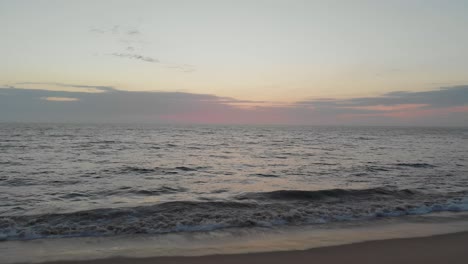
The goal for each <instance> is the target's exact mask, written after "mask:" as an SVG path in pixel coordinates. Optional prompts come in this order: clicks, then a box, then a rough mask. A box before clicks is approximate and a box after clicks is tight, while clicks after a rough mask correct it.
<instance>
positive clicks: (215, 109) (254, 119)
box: [0, 83, 468, 127]
mask: <svg viewBox="0 0 468 264" xmlns="http://www.w3.org/2000/svg"><path fill="white" fill-rule="evenodd" d="M25 84H34V85H40V84H39V83H19V84H16V85H17V86H18V87H11V86H10V87H4V88H0V121H3V122H11V121H13V122H15V121H18V122H31V121H33V122H151V123H224V124H243V123H244V124H298V125H301V124H304V125H421V126H426V125H427V126H465V127H466V126H468V85H464V86H454V87H446V88H441V89H438V90H433V91H425V92H392V93H388V94H384V95H382V96H376V97H363V98H351V99H345V100H339V99H320V100H309V101H302V102H296V103H293V104H288V105H281V104H271V106H269V104H268V103H266V104H265V102H260V103H261V104H258V103H259V102H253V101H245V100H243V101H240V100H235V99H231V98H223V97H217V96H214V95H207V94H191V93H180V92H142V91H138V92H134V91H132V92H130V91H122V90H117V89H115V88H113V87H107V86H91V85H73V84H61V83H48V84H49V85H50V84H53V85H55V86H60V87H63V89H64V90H66V88H83V91H79V92H76V91H74V92H70V91H50V90H40V89H21V88H19V87H21V85H23V86H24V85H25ZM89 89H93V90H94V91H95V92H89V91H88V90H89Z"/></svg>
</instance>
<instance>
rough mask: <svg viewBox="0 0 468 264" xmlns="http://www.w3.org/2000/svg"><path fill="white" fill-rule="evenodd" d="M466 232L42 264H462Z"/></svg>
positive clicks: (467, 257)
mask: <svg viewBox="0 0 468 264" xmlns="http://www.w3.org/2000/svg"><path fill="white" fill-rule="evenodd" d="M467 245H468V232H458V233H451V234H444V235H434V236H428V237H416V238H397V239H386V240H376V241H366V242H358V243H352V244H345V245H338V246H326V247H318V248H312V249H308V250H296V251H276V252H266V253H244V254H227V255H206V256H172V257H148V258H127V257H125V258H124V257H113V258H105V259H96V260H75V261H73V260H72V261H51V262H42V263H43V264H111V263H115V264H127V263H135V264H150V263H158V264H173V263H189V264H199V263H207V264H211V263H213V264H214V263H227V264H229V263H260V264H261V263H269V264H276V263H278V264H279V263H287V262H294V263H297V264H301V263H310V261H314V262H317V263H330V264H335V263H336V264H338V263H345V262H346V263H359V264H366V263H369V264H370V263H381V264H386V263H389V264H390V263H413V264H414V263H424V264H436V263H437V264H438V263H451V264H458V263H460V264H462V263H466V261H467V260H468V248H467Z"/></svg>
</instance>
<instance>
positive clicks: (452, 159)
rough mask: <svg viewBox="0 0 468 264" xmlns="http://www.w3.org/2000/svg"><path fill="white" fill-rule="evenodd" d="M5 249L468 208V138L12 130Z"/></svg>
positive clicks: (6, 147)
mask: <svg viewBox="0 0 468 264" xmlns="http://www.w3.org/2000/svg"><path fill="white" fill-rule="evenodd" d="M0 166H1V167H0V168H1V170H0V201H1V202H0V239H2V240H25V239H26V240H27V239H37V238H57V237H87V236H93V237H96V236H98V237H99V236H115V235H131V234H160V233H172V232H184V231H209V230H214V229H224V228H233V227H236V228H239V227H246V228H251V227H271V226H304V225H314V224H323V223H330V222H347V221H367V220H369V219H374V218H382V217H395V216H405V215H421V214H427V213H431V212H442V211H451V212H459V211H465V210H468V130H467V129H455V128H388V127H385V128H384V127H374V128H371V127H364V128H358V127H282V126H169V125H164V126H163V125H159V126H158V125H154V126H150V125H84V124H82V125H78V124H74V125H72V124H69V125H62V124H60V125H59V124H0Z"/></svg>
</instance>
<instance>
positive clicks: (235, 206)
mask: <svg viewBox="0 0 468 264" xmlns="http://www.w3.org/2000/svg"><path fill="white" fill-rule="evenodd" d="M158 191H162V190H158ZM165 191H175V190H165ZM438 211H454V212H457V211H468V193H467V192H452V193H432V194H429V193H422V192H417V191H413V190H396V189H388V188H372V189H362V190H344V189H331V190H319V191H300V190H279V191H273V192H260V193H246V194H242V195H239V196H237V197H234V198H233V200H230V201H178V202H166V203H161V204H155V205H150V206H138V207H128V208H101V209H94V210H87V211H78V212H72V213H65V214H42V215H22V216H2V217H0V240H27V239H37V238H57V237H79V236H112V235H124V234H159V233H170V232H188V231H208V230H214V229H220V228H230V227H252V226H263V227H268V226H276V225H310V224H323V223H328V222H337V221H353V220H364V219H372V218H379V217H394V216H402V215H414V214H426V213H431V212H438Z"/></svg>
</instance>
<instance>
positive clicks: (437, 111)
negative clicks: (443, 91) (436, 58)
mask: <svg viewBox="0 0 468 264" xmlns="http://www.w3.org/2000/svg"><path fill="white" fill-rule="evenodd" d="M407 110H408V111H404V110H403V111H390V112H384V113H366V114H344V115H341V116H340V117H341V118H344V119H353V118H359V117H379V116H380V117H393V118H417V117H424V116H443V115H447V114H450V113H460V112H468V106H453V107H444V108H432V109H416V110H412V109H407Z"/></svg>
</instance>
